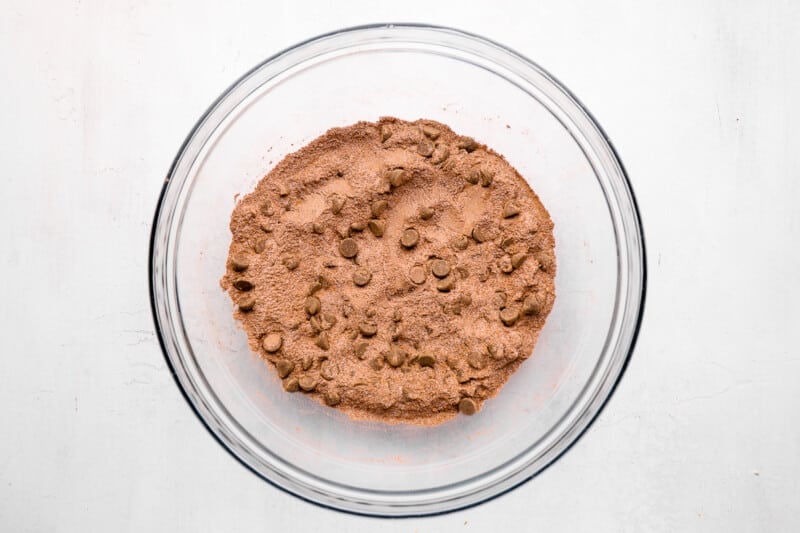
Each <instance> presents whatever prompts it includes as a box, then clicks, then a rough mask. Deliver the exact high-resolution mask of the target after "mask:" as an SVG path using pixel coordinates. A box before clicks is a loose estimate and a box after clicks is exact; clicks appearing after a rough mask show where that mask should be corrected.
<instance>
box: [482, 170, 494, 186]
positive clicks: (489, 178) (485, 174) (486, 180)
mask: <svg viewBox="0 0 800 533" xmlns="http://www.w3.org/2000/svg"><path fill="white" fill-rule="evenodd" d="M480 176H481V187H488V186H489V185H491V184H492V182H493V181H494V172H491V171H489V170H486V169H482V170H481V172H480Z"/></svg>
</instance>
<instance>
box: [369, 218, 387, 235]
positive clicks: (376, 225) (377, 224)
mask: <svg viewBox="0 0 800 533" xmlns="http://www.w3.org/2000/svg"><path fill="white" fill-rule="evenodd" d="M367 227H368V228H369V231H370V232H371V233H372V234H373V235H375V236H376V237H383V232H384V231H386V222H384V221H383V220H370V221H369V222H367Z"/></svg>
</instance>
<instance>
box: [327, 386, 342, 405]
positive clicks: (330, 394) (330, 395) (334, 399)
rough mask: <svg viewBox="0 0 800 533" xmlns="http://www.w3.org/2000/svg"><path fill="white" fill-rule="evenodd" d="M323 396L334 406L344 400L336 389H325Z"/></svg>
mask: <svg viewBox="0 0 800 533" xmlns="http://www.w3.org/2000/svg"><path fill="white" fill-rule="evenodd" d="M323 398H324V399H325V403H326V404H328V405H330V406H331V407H333V406H334V405H339V402H341V401H342V398H341V396H339V393H338V392H336V391H335V390H328V391H325V394H324V395H323Z"/></svg>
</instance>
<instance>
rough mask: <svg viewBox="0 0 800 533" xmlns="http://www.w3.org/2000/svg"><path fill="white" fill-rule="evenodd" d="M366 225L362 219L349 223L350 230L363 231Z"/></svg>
mask: <svg viewBox="0 0 800 533" xmlns="http://www.w3.org/2000/svg"><path fill="white" fill-rule="evenodd" d="M366 227H367V223H366V222H364V221H363V220H359V221H358V222H353V223H352V224H350V230H351V231H364V229H365V228H366Z"/></svg>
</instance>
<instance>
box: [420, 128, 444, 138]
mask: <svg viewBox="0 0 800 533" xmlns="http://www.w3.org/2000/svg"><path fill="white" fill-rule="evenodd" d="M422 133H424V134H425V137H427V138H429V139H433V140H434V141H435V140H436V139H438V138H439V134H440V133H441V132H440V131H439V130H438V129H436V128H434V127H433V126H427V125H425V126H422Z"/></svg>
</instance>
